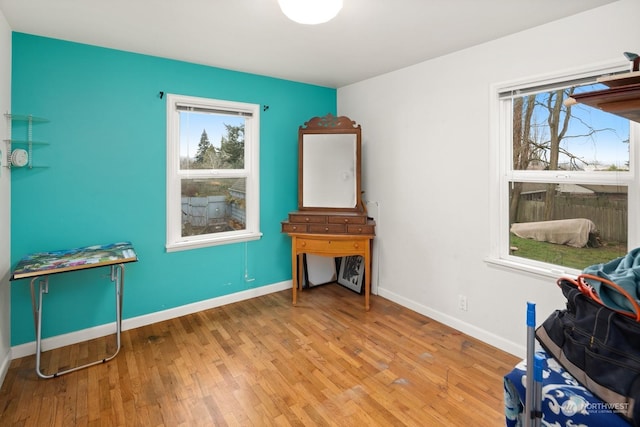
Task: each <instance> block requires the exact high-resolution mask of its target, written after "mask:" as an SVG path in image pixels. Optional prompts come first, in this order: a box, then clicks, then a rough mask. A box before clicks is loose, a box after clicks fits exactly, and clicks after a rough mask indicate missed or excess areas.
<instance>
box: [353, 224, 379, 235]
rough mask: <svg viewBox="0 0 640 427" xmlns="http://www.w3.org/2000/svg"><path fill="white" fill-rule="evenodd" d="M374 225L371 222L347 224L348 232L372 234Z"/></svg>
mask: <svg viewBox="0 0 640 427" xmlns="http://www.w3.org/2000/svg"><path fill="white" fill-rule="evenodd" d="M375 227H376V226H375V225H372V224H366V225H365V224H349V225H347V233H348V234H374V233H375Z"/></svg>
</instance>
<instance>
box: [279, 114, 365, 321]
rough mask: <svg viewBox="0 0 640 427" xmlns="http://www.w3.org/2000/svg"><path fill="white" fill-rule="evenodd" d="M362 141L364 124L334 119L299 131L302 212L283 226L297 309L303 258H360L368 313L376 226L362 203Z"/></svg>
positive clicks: (314, 120) (314, 121) (329, 117)
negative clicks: (307, 256) (288, 247)
mask: <svg viewBox="0 0 640 427" xmlns="http://www.w3.org/2000/svg"><path fill="white" fill-rule="evenodd" d="M361 137H362V130H361V127H360V125H356V123H355V122H354V121H352V120H351V119H349V118H348V117H346V116H339V117H336V116H333V115H331V114H328V115H326V116H324V117H314V118H312V119H311V120H309V121H308V122H306V123H305V124H304V125H303V126H300V128H299V130H298V210H297V211H295V212H291V213H289V217H288V218H287V220H285V221H282V232H283V233H286V234H288V235H289V236H290V237H291V262H292V282H293V304H294V305H295V304H296V302H297V293H298V292H299V291H302V280H301V278H302V275H303V262H302V257H303V255H304V254H315V255H322V256H330V257H334V258H335V257H343V256H353V255H359V256H362V257H363V262H364V295H365V303H364V305H365V310H369V299H370V294H371V244H372V241H373V238H374V237H375V221H374V220H373V219H371V218H369V217H368V216H367V211H366V208H365V205H364V203H363V201H362V190H361V181H360V175H361V159H362V157H361V146H362V141H361Z"/></svg>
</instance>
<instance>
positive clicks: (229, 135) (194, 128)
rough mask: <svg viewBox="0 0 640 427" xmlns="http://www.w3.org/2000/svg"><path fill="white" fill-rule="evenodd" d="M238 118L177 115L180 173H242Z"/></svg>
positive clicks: (241, 132)
mask: <svg viewBox="0 0 640 427" xmlns="http://www.w3.org/2000/svg"><path fill="white" fill-rule="evenodd" d="M244 125H245V119H244V117H241V116H230V115H225V114H215V113H201V112H192V111H180V169H182V170H185V169H244V128H245V126H244Z"/></svg>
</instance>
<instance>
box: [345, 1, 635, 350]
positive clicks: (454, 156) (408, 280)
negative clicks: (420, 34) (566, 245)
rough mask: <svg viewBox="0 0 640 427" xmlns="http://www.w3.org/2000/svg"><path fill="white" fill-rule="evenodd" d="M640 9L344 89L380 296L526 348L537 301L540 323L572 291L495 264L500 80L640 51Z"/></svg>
mask: <svg viewBox="0 0 640 427" xmlns="http://www.w3.org/2000/svg"><path fill="white" fill-rule="evenodd" d="M638 16H640V2H639V1H637V0H621V1H619V2H615V3H612V4H609V5H607V6H604V7H601V8H598V9H594V10H591V11H588V12H586V13H582V14H579V15H575V16H572V17H569V18H566V19H563V20H560V21H556V22H552V23H549V24H546V25H544V26H540V27H537V28H534V29H531V30H527V31H524V32H522V33H518V34H516V35H513V36H509V37H505V38H503V39H499V40H495V41H492V42H489V43H486V44H482V45H479V46H476V47H473V48H470V49H467V50H464V51H460V52H456V53H454V54H451V55H447V56H443V57H440V58H437V59H434V60H430V61H426V62H423V63H421V64H418V65H415V66H412V67H409V68H405V69H402V70H399V71H396V72H392V73H389V74H386V75H383V76H379V77H376V78H372V79H369V80H366V81H363V82H359V83H356V84H353V85H350V86H346V87H343V88H340V89H339V90H338V113H339V114H341V115H346V116H349V117H350V118H351V119H352V120H355V121H356V122H358V123H360V124H361V125H362V135H363V190H365V191H366V192H365V199H367V200H370V201H374V202H378V204H379V212H378V216H377V219H378V227H377V238H376V245H377V247H378V250H379V260H378V262H379V264H378V269H379V276H378V280H379V283H378V294H379V295H381V296H383V297H386V298H388V299H391V300H394V301H396V302H398V303H400V304H403V305H405V306H407V307H409V308H412V309H414V310H415V311H418V312H420V313H423V314H425V315H427V316H430V317H432V318H434V319H436V320H439V321H441V322H443V323H446V324H448V325H450V326H453V327H455V328H457V329H459V330H461V331H463V332H466V333H469V334H470V335H472V336H475V337H477V338H480V339H482V340H484V341H486V342H489V343H490V344H493V345H495V346H497V347H499V348H502V349H504V350H506V351H509V352H511V353H513V354H516V355H519V356H524V354H525V349H524V346H525V338H526V328H525V318H526V316H525V312H526V302H527V301H534V302H536V304H537V307H538V309H537V312H538V323H540V321H542V320H544V318H546V317H547V316H548V315H549V314H550V313H551V312H552V311H553V310H554V309H555V308H562V307H563V306H564V297H563V296H562V294H561V293H560V291H559V289H558V288H557V287H556V286H555V282H554V280H553V279H551V278H541V277H535V276H532V275H527V274H526V273H522V272H518V271H512V270H506V269H499V268H496V267H492V266H489V265H488V264H487V263H486V262H485V261H484V260H485V259H486V257H487V256H488V254H489V237H490V234H489V233H490V230H489V224H490V218H489V211H490V206H489V197H490V194H491V192H492V191H493V189H492V188H490V186H489V176H490V173H493V172H494V171H492V170H490V168H489V152H490V149H489V147H490V116H489V105H490V95H489V94H490V85H491V84H494V83H501V82H506V81H512V80H519V79H523V78H527V77H534V76H540V75H544V74H548V73H553V72H557V71H562V70H569V69H574V68H577V67H583V66H585V65H587V64H596V63H602V62H608V61H616V60H621V61H622V62H624V61H625V59H624V57H623V56H622V53H623V52H624V51H631V52H638V51H640V26H638V25H637V18H638ZM424 42H425V43H430V42H431V41H429V40H425V41H424ZM432 42H433V43H437V42H438V41H437V40H433V41H432ZM460 294H462V295H465V296H466V297H467V299H468V311H466V312H465V311H460V310H458V295H460Z"/></svg>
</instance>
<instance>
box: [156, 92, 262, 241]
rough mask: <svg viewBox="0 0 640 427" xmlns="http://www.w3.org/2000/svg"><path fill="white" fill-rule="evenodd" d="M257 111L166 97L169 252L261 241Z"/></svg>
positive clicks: (247, 106) (235, 104) (249, 106)
mask: <svg viewBox="0 0 640 427" xmlns="http://www.w3.org/2000/svg"><path fill="white" fill-rule="evenodd" d="M259 111H260V109H259V106H258V105H255V104H244V103H238V102H229V101H220V100H215V99H204V98H194V97H187V96H180V95H167V243H166V248H167V251H177V250H183V249H192V248H199V247H205V246H212V245H218V244H222V243H232V242H241V241H247V240H255V239H258V238H260V236H261V233H260V213H259V205H260V201H259V157H258V154H259V142H260V140H259V129H260V126H259V124H260V116H259Z"/></svg>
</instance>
